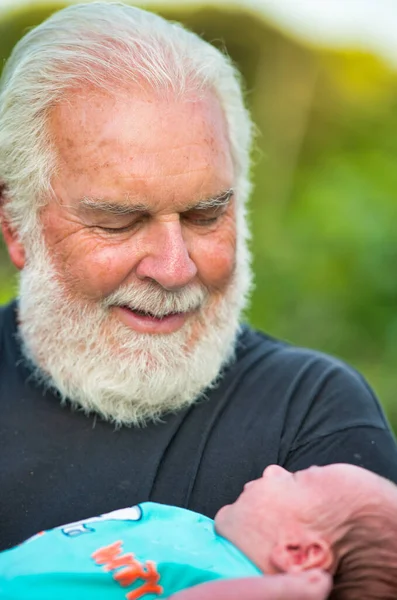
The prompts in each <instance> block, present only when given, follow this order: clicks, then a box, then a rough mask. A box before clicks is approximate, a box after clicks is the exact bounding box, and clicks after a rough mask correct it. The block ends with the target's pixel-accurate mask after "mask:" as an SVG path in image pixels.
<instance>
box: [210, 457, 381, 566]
mask: <svg viewBox="0 0 397 600" xmlns="http://www.w3.org/2000/svg"><path fill="white" fill-rule="evenodd" d="M379 482H381V483H379ZM382 482H383V480H382V479H381V478H379V477H377V476H376V475H374V474H373V473H369V472H368V471H366V470H364V469H361V468H360V467H355V466H352V465H345V464H335V465H329V466H326V467H311V468H309V469H305V470H303V471H298V472H296V473H289V472H288V471H286V470H285V469H283V468H282V467H279V466H277V465H272V466H270V467H267V469H265V471H264V473H263V476H262V477H261V478H260V479H257V480H255V481H251V482H249V483H247V484H246V485H245V487H244V491H243V492H242V494H241V495H240V496H239V497H238V499H237V500H236V502H234V504H230V505H228V506H224V507H223V508H222V509H221V510H220V511H219V512H218V513H217V515H216V517H215V525H216V529H217V531H218V532H219V533H220V534H221V535H223V536H224V537H226V538H227V539H229V540H230V541H231V542H233V543H234V544H235V545H236V546H237V547H239V548H240V550H242V551H243V552H244V553H245V554H246V555H247V556H248V557H249V558H251V560H253V562H255V563H256V564H257V565H258V566H259V567H260V568H261V569H262V570H263V571H264V572H266V573H272V572H274V571H273V570H272V567H271V563H270V562H269V558H270V553H271V551H272V548H273V547H274V546H275V544H277V543H279V542H280V539H283V536H284V537H285V535H286V534H288V535H290V536H291V537H292V538H294V539H300V538H301V537H302V536H303V535H304V534H305V532H307V531H308V530H309V529H311V530H312V531H315V530H316V528H317V530H318V529H319V527H320V524H321V530H322V531H325V530H327V531H332V529H333V528H334V529H335V528H336V526H338V525H339V524H342V523H343V522H344V521H345V520H347V519H348V517H349V514H350V513H351V510H352V504H357V502H359V501H360V497H361V499H363V500H364V499H365V496H366V494H368V493H369V492H370V491H371V490H373V489H374V487H375V489H376V487H377V486H379V485H381V484H382ZM328 542H329V543H330V544H331V543H332V540H331V539H330V540H328Z"/></svg>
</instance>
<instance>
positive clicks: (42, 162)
mask: <svg viewBox="0 0 397 600" xmlns="http://www.w3.org/2000/svg"><path fill="white" fill-rule="evenodd" d="M132 85H137V86H142V85H143V86H144V87H145V88H148V87H149V89H151V90H154V91H155V92H157V93H164V92H165V91H166V92H171V93H172V94H174V95H176V96H177V97H185V96H188V95H196V96H197V95H199V94H201V93H204V92H206V91H208V90H211V91H213V92H214V94H215V95H216V97H217V98H218V100H219V102H220V104H221V107H222V109H223V112H224V115H225V118H226V122H227V127H228V135H229V140H230V147H231V153H232V158H233V162H234V167H235V185H234V187H235V190H236V192H237V194H236V195H237V198H238V207H239V208H238V212H237V226H238V230H239V233H240V235H241V236H242V237H243V238H246V237H247V235H248V233H247V227H246V224H245V208H244V206H245V201H246V199H247V197H248V194H249V189H250V185H249V176H248V174H249V153H250V146H251V138H252V124H251V120H250V117H249V114H248V112H247V110H246V108H245V106H244V101H243V95H242V91H241V84H240V77H239V74H238V71H237V70H236V69H235V67H234V66H233V64H232V62H231V60H230V59H229V58H228V57H227V56H226V55H224V54H223V53H222V52H220V51H219V50H217V49H216V48H215V47H214V46H212V45H211V44H209V43H207V42H205V41H204V40H202V39H201V38H200V37H198V36H197V35H195V34H194V33H192V32H190V31H187V30H186V29H184V28H183V27H182V26H181V25H179V24H176V23H171V22H169V21H166V20H165V19H163V18H162V17H160V16H158V15H155V14H153V13H150V12H147V11H145V10H142V9H139V8H136V7H132V6H128V5H124V4H121V3H105V2H93V3H90V4H77V5H73V6H69V7H67V8H65V9H63V10H61V11H59V12H56V13H54V14H53V15H52V16H51V17H50V18H49V19H47V20H46V21H44V22H43V23H42V24H41V25H39V26H38V27H36V28H34V29H32V30H31V31H30V32H29V33H27V34H26V35H25V36H24V37H23V38H22V39H21V40H20V41H19V42H18V44H17V45H16V46H15V48H14V50H13V52H12V54H11V57H10V58H9V60H8V62H7V64H6V66H5V69H4V72H3V75H2V78H1V80H0V183H1V184H2V185H3V186H4V192H3V193H4V194H5V196H6V199H7V200H8V202H7V203H6V210H7V216H8V219H9V220H10V222H11V224H12V225H13V226H14V227H15V228H16V229H17V231H18V233H19V235H20V237H21V238H22V239H28V238H29V237H30V236H31V235H32V232H34V231H35V230H37V226H38V214H39V209H40V207H41V206H43V205H45V204H46V202H47V201H48V199H49V198H50V197H51V194H52V190H51V179H52V176H53V175H54V173H55V172H56V168H57V160H56V149H55V148H54V146H53V140H52V139H51V135H50V131H49V127H48V116H49V113H50V111H51V109H52V108H53V107H54V106H55V105H56V104H57V103H59V102H60V101H61V100H63V99H65V98H66V99H67V97H68V94H70V93H72V92H76V91H77V90H81V89H84V88H86V87H91V88H92V87H94V88H98V89H101V90H105V91H106V92H109V93H115V92H116V93H117V90H120V86H128V88H129V92H130V89H131V86H132Z"/></svg>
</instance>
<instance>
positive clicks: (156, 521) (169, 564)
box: [0, 464, 397, 600]
mask: <svg viewBox="0 0 397 600" xmlns="http://www.w3.org/2000/svg"><path fill="white" fill-rule="evenodd" d="M313 569H314V571H313ZM262 574H266V575H272V576H274V577H262ZM331 576H332V578H333V589H332V591H331V593H330V596H329V597H330V598H332V599H333V600H345V599H346V600H363V599H364V598H365V600H375V599H376V600H380V599H382V600H388V599H390V600H391V599H393V600H395V598H396V597H397V487H396V486H394V485H393V484H392V483H390V482H388V481H387V480H385V479H383V478H381V477H379V476H377V475H374V474H373V473H370V472H368V471H366V470H364V469H361V468H360V467H355V466H352V465H342V464H341V465H329V466H326V467H311V468H310V469H306V470H303V471H298V472H297V473H294V474H292V473H289V472H288V471H285V470H284V469H283V468H281V467H278V466H275V465H273V466H270V467H268V468H267V469H265V471H264V473H263V476H262V477H261V478H260V479H258V480H255V481H252V482H250V483H248V484H246V485H245V488H244V491H243V492H242V494H241V495H240V496H239V498H238V499H237V500H236V502H234V503H233V504H230V505H228V506H225V507H223V508H222V509H221V510H220V511H219V512H218V513H217V515H216V517H215V523H214V522H213V521H211V520H210V519H208V518H207V517H203V516H202V515H199V514H197V513H193V512H191V511H187V510H184V509H179V508H173V507H166V506H163V505H156V504H152V503H144V504H141V505H138V506H136V507H132V508H127V509H122V510H120V511H115V512H113V513H109V514H107V515H103V516H101V517H95V518H93V519H87V520H85V521H81V522H78V523H73V524H70V525H67V526H63V527H60V528H57V529H54V530H52V531H49V532H46V533H42V534H39V535H37V536H35V537H34V538H31V539H30V540H28V542H25V543H23V544H21V545H20V546H18V547H16V548H14V549H11V550H8V551H6V552H3V553H2V554H0V597H1V598H4V599H7V598H12V599H13V600H19V599H21V600H22V599H25V598H26V597H27V595H28V597H29V599H30V600H49V599H51V600H53V598H54V597H56V598H57V600H63V599H65V600H66V599H68V600H70V598H72V597H74V598H76V600H80V599H82V598H84V599H85V600H94V599H95V600H97V598H101V599H102V598H103V599H104V600H105V599H106V600H117V599H119V600H124V599H127V600H139V599H140V598H142V599H143V600H155V599H156V598H166V597H168V598H170V597H172V599H173V600H223V599H224V600H240V599H242V600H306V599H307V600H309V599H310V600H324V599H325V598H326V597H327V596H328V593H329V588H330V577H331ZM231 578H233V579H232V580H231ZM242 578H243V579H242ZM213 580H217V581H213ZM204 582H210V583H204ZM181 590H185V591H181Z"/></svg>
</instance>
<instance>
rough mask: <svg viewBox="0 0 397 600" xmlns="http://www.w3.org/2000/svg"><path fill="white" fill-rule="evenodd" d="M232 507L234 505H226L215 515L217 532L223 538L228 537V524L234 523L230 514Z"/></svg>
mask: <svg viewBox="0 0 397 600" xmlns="http://www.w3.org/2000/svg"><path fill="white" fill-rule="evenodd" d="M232 506H233V504H225V506H222V508H220V509H219V510H218V512H217V513H216V515H215V519H214V521H215V531H216V532H217V533H219V535H222V536H223V537H227V531H228V524H229V523H231V522H232V519H231V514H230V513H231V508H232Z"/></svg>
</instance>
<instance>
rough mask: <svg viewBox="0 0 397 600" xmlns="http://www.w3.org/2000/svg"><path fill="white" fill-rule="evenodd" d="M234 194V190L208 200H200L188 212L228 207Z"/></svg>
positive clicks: (231, 189)
mask: <svg viewBox="0 0 397 600" xmlns="http://www.w3.org/2000/svg"><path fill="white" fill-rule="evenodd" d="M233 194H234V190H233V188H230V189H228V190H226V191H225V192H222V193H221V194H218V195H217V196H214V197H213V198H207V199H206V200H200V201H199V202H197V203H196V204H194V205H193V206H191V207H190V208H189V209H188V210H206V209H207V208H218V207H222V206H227V205H228V204H229V202H230V199H231V197H232V196H233Z"/></svg>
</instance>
